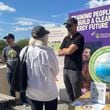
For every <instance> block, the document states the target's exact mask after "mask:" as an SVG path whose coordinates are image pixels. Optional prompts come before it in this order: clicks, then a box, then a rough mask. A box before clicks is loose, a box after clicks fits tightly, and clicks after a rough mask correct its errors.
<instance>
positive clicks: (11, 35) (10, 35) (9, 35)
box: [4, 33, 15, 39]
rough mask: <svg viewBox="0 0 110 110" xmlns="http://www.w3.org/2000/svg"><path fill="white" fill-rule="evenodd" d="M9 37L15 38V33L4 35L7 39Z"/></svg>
mask: <svg viewBox="0 0 110 110" xmlns="http://www.w3.org/2000/svg"><path fill="white" fill-rule="evenodd" d="M7 38H12V39H15V36H14V35H13V34H11V33H8V35H6V36H5V37H4V39H7Z"/></svg>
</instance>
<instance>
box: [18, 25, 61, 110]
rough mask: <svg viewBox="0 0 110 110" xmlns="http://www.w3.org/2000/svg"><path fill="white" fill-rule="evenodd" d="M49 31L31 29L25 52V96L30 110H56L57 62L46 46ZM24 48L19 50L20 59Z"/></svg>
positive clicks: (51, 50)
mask: <svg viewBox="0 0 110 110" xmlns="http://www.w3.org/2000/svg"><path fill="white" fill-rule="evenodd" d="M48 34H49V31H48V30H46V29H45V28H44V27H43V26H35V27H34V28H33V29H32V37H31V39H30V41H29V46H28V51H27V59H26V64H27V71H28V72H27V74H28V85H27V89H26V96H27V98H28V100H29V102H30V104H31V107H32V110H43V105H45V110H57V97H58V89H57V86H56V80H55V79H56V76H57V75H58V72H59V68H58V61H57V58H56V55H55V53H54V51H53V49H52V48H50V47H49V46H47V42H48ZM25 49H26V47H24V48H23V49H22V50H21V53H20V58H22V56H23V54H24V52H25Z"/></svg>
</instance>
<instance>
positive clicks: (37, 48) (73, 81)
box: [2, 18, 91, 110]
mask: <svg viewBox="0 0 110 110" xmlns="http://www.w3.org/2000/svg"><path fill="white" fill-rule="evenodd" d="M64 25H65V27H66V29H67V31H68V35H67V36H65V37H64V39H63V41H62V43H61V46H60V48H59V50H58V56H64V69H63V78H64V84H65V87H66V90H67V93H68V96H69V99H70V101H74V100H75V99H77V98H78V97H80V96H81V95H82V93H85V92H87V91H89V90H90V82H91V77H90V74H89V71H88V62H89V59H90V55H91V50H90V49H89V48H85V49H84V44H85V40H84V36H83V35H82V34H81V33H80V32H77V25H78V21H77V19H75V18H68V19H67V21H66V22H65V23H64ZM48 35H49V31H48V30H46V29H45V28H44V27H43V26H40V25H38V26H35V27H33V29H32V31H31V38H30V40H29V44H28V45H27V46H26V47H28V50H27V58H26V66H27V75H28V80H27V89H26V91H21V92H20V99H21V102H22V103H23V104H24V103H28V104H30V105H31V107H32V110H43V106H45V110H57V103H58V89H57V86H56V76H57V75H58V73H59V65H58V60H57V57H56V54H55V53H54V51H53V49H52V48H51V47H49V46H48V37H49V36H48ZM4 39H5V40H6V42H7V44H8V46H7V47H5V48H4V49H3V52H2V62H5V61H6V62H7V80H8V83H9V85H10V95H11V96H14V97H16V94H15V93H16V91H14V90H13V89H12V87H11V82H12V79H13V74H14V71H15V70H14V69H15V65H16V63H17V61H18V60H19V59H22V57H23V54H24V53H25V50H26V47H24V48H23V49H21V48H20V47H19V46H18V45H16V44H15V42H14V41H15V36H14V35H13V34H11V33H9V34H8V35H6V36H5V37H4ZM85 89H86V90H85Z"/></svg>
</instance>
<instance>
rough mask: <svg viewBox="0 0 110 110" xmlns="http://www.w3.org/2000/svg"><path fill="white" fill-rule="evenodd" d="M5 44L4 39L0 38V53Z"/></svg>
mask: <svg viewBox="0 0 110 110" xmlns="http://www.w3.org/2000/svg"><path fill="white" fill-rule="evenodd" d="M6 46H7V43H6V42H5V41H4V40H0V55H1V54H2V50H3V48H4V47H6Z"/></svg>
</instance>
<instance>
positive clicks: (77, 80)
mask: <svg viewBox="0 0 110 110" xmlns="http://www.w3.org/2000/svg"><path fill="white" fill-rule="evenodd" d="M64 25H65V26H66V28H67V30H68V35H67V36H66V37H65V38H64V39H63V42H62V44H61V46H60V48H59V50H58V55H59V56H64V57H65V58H64V74H63V76H64V83H65V86H66V90H67V93H68V95H69V98H70V101H74V100H75V99H76V98H78V97H79V96H81V86H82V73H81V71H82V52H83V48H84V37H83V35H81V33H79V32H77V25H78V21H77V19H75V18H69V19H68V20H67V21H66V23H64Z"/></svg>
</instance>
